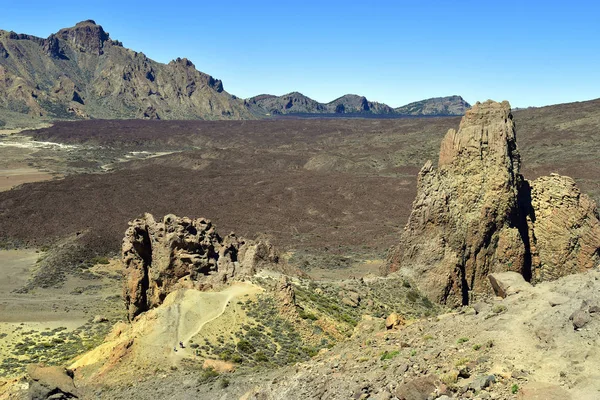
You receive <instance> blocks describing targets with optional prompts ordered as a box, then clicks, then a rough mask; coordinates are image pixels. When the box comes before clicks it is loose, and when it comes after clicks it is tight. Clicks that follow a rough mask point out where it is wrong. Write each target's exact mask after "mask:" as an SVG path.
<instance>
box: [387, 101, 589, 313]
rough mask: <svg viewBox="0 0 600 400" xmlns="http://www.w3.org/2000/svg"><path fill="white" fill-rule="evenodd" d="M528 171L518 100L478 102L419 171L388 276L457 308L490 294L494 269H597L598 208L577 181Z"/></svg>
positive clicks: (540, 274)
mask: <svg viewBox="0 0 600 400" xmlns="http://www.w3.org/2000/svg"><path fill="white" fill-rule="evenodd" d="M520 165H521V158H520V154H519V151H518V148H517V142H516V130H515V125H514V122H513V116H512V114H511V110H510V105H509V104H508V102H503V103H496V102H493V101H487V102H485V103H477V104H476V105H475V106H474V107H473V108H472V109H471V110H469V111H467V114H466V115H465V116H464V117H463V119H462V121H461V123H460V128H459V130H458V131H455V130H454V129H450V130H449V131H448V133H447V134H446V136H445V138H444V139H443V140H442V144H441V150H440V156H439V162H438V168H437V169H436V168H434V166H433V164H432V163H431V162H427V163H426V164H425V166H424V167H423V168H422V169H421V171H420V172H419V176H418V183H417V197H416V199H415V201H414V203H413V209H412V213H411V216H410V218H409V221H408V223H407V225H406V228H405V230H404V232H403V233H402V237H401V240H400V243H399V244H398V245H397V246H396V247H395V248H394V249H393V250H392V251H391V253H390V257H389V260H388V265H387V270H386V271H385V272H394V271H399V272H400V273H401V274H404V275H406V276H408V277H412V278H414V279H415V280H418V282H419V287H420V288H421V289H422V290H423V291H424V292H425V293H426V294H427V295H428V296H429V297H430V299H432V300H434V301H438V302H441V303H444V304H448V305H451V306H457V305H466V304H470V302H471V300H472V297H473V295H474V294H475V293H482V292H486V291H488V292H489V291H490V286H489V283H488V279H487V277H488V275H489V274H491V273H494V272H501V271H514V272H517V273H520V274H521V275H522V276H523V277H524V278H525V279H526V280H527V281H531V282H533V283H537V282H541V281H546V280H552V279H556V278H558V277H561V276H565V275H568V274H572V273H576V272H583V271H587V270H589V269H591V268H593V267H596V266H597V265H598V263H599V262H600V221H599V219H598V211H597V209H596V204H595V202H594V201H593V200H592V199H590V198H589V197H588V196H587V195H585V194H582V193H581V192H580V191H579V189H578V188H577V186H576V185H575V182H574V181H573V179H571V178H569V177H564V176H560V175H556V174H553V175H551V176H550V177H540V178H538V179H536V180H534V181H532V182H529V181H527V180H525V179H524V178H523V176H522V175H521V172H520Z"/></svg>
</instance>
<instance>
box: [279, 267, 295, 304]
mask: <svg viewBox="0 0 600 400" xmlns="http://www.w3.org/2000/svg"><path fill="white" fill-rule="evenodd" d="M277 298H278V299H279V304H280V305H281V307H283V309H284V310H296V292H294V285H292V283H291V282H290V280H289V278H288V277H287V276H285V275H281V278H280V279H279V283H278V285H277Z"/></svg>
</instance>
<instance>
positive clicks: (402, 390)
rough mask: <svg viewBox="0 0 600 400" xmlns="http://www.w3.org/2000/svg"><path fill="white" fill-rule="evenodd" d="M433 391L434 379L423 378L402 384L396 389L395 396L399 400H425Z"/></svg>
mask: <svg viewBox="0 0 600 400" xmlns="http://www.w3.org/2000/svg"><path fill="white" fill-rule="evenodd" d="M435 389H436V385H435V379H434V378H433V377H432V376H424V377H422V378H416V379H413V380H411V381H408V382H405V383H402V384H401V385H399V386H398V388H396V393H395V394H396V397H397V398H398V399H400V400H427V399H428V398H429V396H430V395H431V394H432V393H433V392H434V391H435Z"/></svg>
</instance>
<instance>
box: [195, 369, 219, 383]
mask: <svg viewBox="0 0 600 400" xmlns="http://www.w3.org/2000/svg"><path fill="white" fill-rule="evenodd" d="M218 376H219V372H218V371H215V369H214V368H212V367H208V368H203V369H202V372H201V373H200V377H199V378H198V382H199V383H206V382H211V381H213V380H214V379H215V378H217V377H218Z"/></svg>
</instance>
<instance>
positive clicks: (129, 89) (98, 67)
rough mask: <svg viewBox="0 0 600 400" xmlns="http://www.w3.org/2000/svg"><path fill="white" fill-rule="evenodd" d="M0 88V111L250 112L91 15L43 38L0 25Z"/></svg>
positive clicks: (210, 82)
mask: <svg viewBox="0 0 600 400" xmlns="http://www.w3.org/2000/svg"><path fill="white" fill-rule="evenodd" d="M0 94H1V96H0V111H1V110H3V109H4V110H7V111H10V112H17V113H25V114H29V115H31V116H33V117H40V116H41V117H49V118H107V119H115V118H160V119H252V118H255V117H256V116H255V114H254V112H253V111H252V110H251V109H250V107H249V106H248V105H247V104H245V103H244V101H243V100H240V99H237V98H236V97H235V96H232V95H230V94H228V93H227V92H225V91H224V89H223V83H222V82H221V81H220V80H218V79H214V78H213V77H212V76H210V75H207V74H205V73H202V72H200V71H198V70H196V68H195V66H194V64H192V62H191V61H189V60H187V59H185V58H183V59H181V58H178V59H176V60H174V61H171V62H170V63H169V64H161V63H158V62H156V61H153V60H151V59H149V58H148V57H146V56H145V55H144V54H143V53H139V52H136V51H132V50H129V49H126V48H124V47H123V45H122V43H121V42H119V41H116V40H112V39H111V38H110V36H109V34H108V33H107V32H105V31H104V29H103V28H102V27H101V26H100V25H98V24H96V23H95V22H94V21H92V20H88V21H83V22H80V23H78V24H77V25H75V26H74V27H71V28H65V29H61V30H60V31H58V32H57V33H55V34H52V35H50V36H49V37H48V38H46V39H42V38H39V37H35V36H32V35H25V34H17V33H14V32H6V31H2V30H0Z"/></svg>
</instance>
